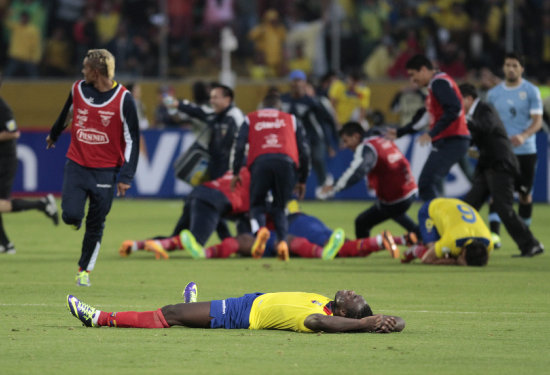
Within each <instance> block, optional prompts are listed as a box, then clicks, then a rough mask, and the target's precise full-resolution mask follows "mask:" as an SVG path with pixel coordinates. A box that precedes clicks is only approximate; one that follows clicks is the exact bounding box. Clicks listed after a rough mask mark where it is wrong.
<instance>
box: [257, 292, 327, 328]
mask: <svg viewBox="0 0 550 375" xmlns="http://www.w3.org/2000/svg"><path fill="white" fill-rule="evenodd" d="M330 301H332V299H331V298H327V297H325V296H322V295H320V294H315V293H302V292H281V293H266V294H262V295H261V296H258V298H256V299H255V300H254V303H253V304H252V308H251V310H250V327H249V329H282V330H290V331H297V332H312V331H311V330H310V329H309V328H307V327H306V326H305V325H304V321H305V320H306V318H307V317H308V316H309V315H311V314H323V315H332V312H331V311H330V310H329V309H328V308H327V307H325V306H326V304H327V303H329V302H330Z"/></svg>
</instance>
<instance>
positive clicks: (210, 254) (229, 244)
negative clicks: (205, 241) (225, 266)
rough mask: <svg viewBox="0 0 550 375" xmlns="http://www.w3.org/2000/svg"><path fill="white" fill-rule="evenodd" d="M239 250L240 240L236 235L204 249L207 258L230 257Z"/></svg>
mask: <svg viewBox="0 0 550 375" xmlns="http://www.w3.org/2000/svg"><path fill="white" fill-rule="evenodd" d="M238 250H239V242H238V241H237V239H236V238H234V237H227V238H226V239H225V240H223V241H222V242H221V243H219V244H217V245H214V246H210V247H208V248H206V249H204V251H205V253H206V257H207V258H229V257H230V256H231V255H232V254H235V253H236V252H237V251H238Z"/></svg>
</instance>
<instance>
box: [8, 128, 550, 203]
mask: <svg viewBox="0 0 550 375" xmlns="http://www.w3.org/2000/svg"><path fill="white" fill-rule="evenodd" d="M47 134H48V133H47V132H22V134H21V138H19V141H18V145H17V157H18V159H19V168H18V171H17V176H16V179H15V183H14V189H13V193H14V194H28V195H33V194H42V193H45V192H51V193H54V194H59V193H61V189H62V184H63V166H64V165H65V160H66V159H65V153H66V152H67V149H68V147H69V141H70V135H69V133H68V132H65V133H63V134H62V135H61V137H60V138H59V140H58V142H57V144H56V147H55V148H54V149H50V150H46V142H45V139H46V136H47ZM415 139H416V138H415V137H410V136H407V137H402V138H400V139H398V140H397V142H396V144H397V145H398V147H399V148H400V149H401V151H403V153H404V154H405V155H406V156H407V158H408V159H409V161H410V162H411V167H412V172H413V174H414V176H415V177H416V178H417V179H418V176H419V175H420V171H421V170H422V166H423V164H424V161H425V160H426V157H427V156H428V153H429V150H430V146H425V147H421V146H419V145H418V143H417V142H415ZM194 140H195V135H194V134H193V133H191V132H189V131H185V130H146V131H143V132H142V145H141V152H140V159H139V163H138V168H137V172H136V176H135V179H134V183H133V185H132V188H131V189H130V190H129V191H128V196H130V197H142V198H180V197H183V196H185V195H186V194H188V193H189V191H190V190H191V188H192V187H191V186H190V185H188V184H187V183H185V182H183V181H180V180H179V179H177V178H176V177H175V176H174V168H173V164H174V161H175V160H176V159H177V158H178V157H179V156H180V155H181V154H182V153H183V152H184V151H185V150H187V149H188V148H189V146H190V145H191V144H192V143H193V142H194ZM537 147H538V165H537V175H536V181H535V188H534V193H533V197H534V200H535V201H537V202H548V200H549V196H548V191H549V189H550V181H549V179H548V175H549V169H550V165H549V163H548V148H549V145H548V135H547V134H546V133H540V132H539V133H538V134H537ZM352 158H353V154H352V152H351V151H349V150H341V151H340V152H338V154H337V155H336V156H335V157H334V158H330V159H327V166H328V170H329V172H330V173H331V174H332V175H333V176H334V178H335V179H337V178H338V177H339V176H340V175H341V174H342V173H343V172H344V171H345V170H346V168H347V166H348V165H349V163H350V162H351V160H352ZM472 162H473V163H474V161H472ZM316 185H317V181H316V177H315V175H314V173H312V174H311V175H310V177H309V179H308V183H307V194H306V198H308V199H314V198H315V187H316ZM444 189H445V195H446V196H449V197H461V196H463V195H464V194H466V193H467V192H468V190H469V189H470V182H469V181H468V179H467V178H466V177H465V175H464V173H463V172H462V170H461V169H460V167H459V166H458V165H455V166H453V168H452V169H451V172H450V174H449V176H448V177H447V180H446V181H445V186H444ZM335 198H336V199H373V198H374V197H373V195H372V193H370V192H368V191H367V188H366V184H365V183H364V182H360V183H358V184H356V185H354V186H352V187H351V188H349V189H347V190H345V191H342V192H340V193H338V194H337V195H336V197H335Z"/></svg>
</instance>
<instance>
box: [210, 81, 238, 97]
mask: <svg viewBox="0 0 550 375" xmlns="http://www.w3.org/2000/svg"><path fill="white" fill-rule="evenodd" d="M214 89H221V90H222V94H223V96H225V97H227V96H229V97H230V98H231V101H233V98H234V97H235V95H234V94H233V90H232V89H231V87H229V86H226V85H222V84H221V83H214V84H212V88H211V90H214Z"/></svg>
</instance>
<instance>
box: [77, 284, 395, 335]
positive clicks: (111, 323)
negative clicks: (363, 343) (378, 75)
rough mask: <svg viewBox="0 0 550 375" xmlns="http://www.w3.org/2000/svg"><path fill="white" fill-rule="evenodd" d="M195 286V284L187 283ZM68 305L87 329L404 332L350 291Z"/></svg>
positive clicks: (391, 318)
mask: <svg viewBox="0 0 550 375" xmlns="http://www.w3.org/2000/svg"><path fill="white" fill-rule="evenodd" d="M194 286H195V283H189V284H188V287H194ZM186 289H187V288H186ZM195 293H196V289H195ZM67 307H68V309H69V311H70V312H71V314H73V315H74V316H75V317H76V318H77V319H79V320H80V321H81V322H82V323H83V324H84V325H85V326H87V327H101V326H107V327H119V328H169V327H172V326H185V327H190V328H226V329H278V330H289V331H296V332H321V331H322V332H372V333H390V332H401V331H402V330H403V329H404V328H405V321H404V320H403V319H402V318H400V317H397V316H391V315H379V314H378V315H373V313H372V310H371V308H370V306H369V305H368V304H367V302H366V301H365V299H364V298H363V297H362V296H360V295H358V294H356V293H355V292H353V291H350V290H340V291H338V292H336V296H335V297H334V300H331V299H330V298H328V297H325V296H322V295H320V294H315V293H304V292H278V293H252V294H245V295H244V296H242V297H239V298H227V299H224V300H214V301H210V302H196V303H178V304H175V305H167V306H164V307H161V308H160V309H157V310H153V311H144V312H136V311H121V312H105V311H100V310H97V309H95V308H93V307H91V306H89V305H87V304H86V303H83V302H82V301H80V300H79V299H78V298H76V297H74V296H72V295H69V296H67Z"/></svg>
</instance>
